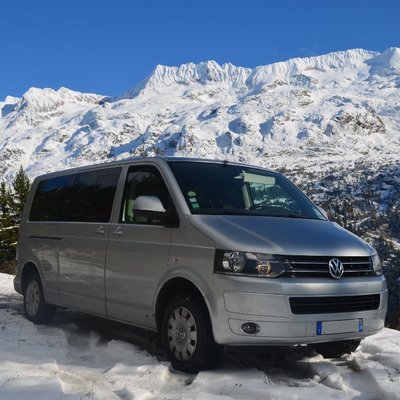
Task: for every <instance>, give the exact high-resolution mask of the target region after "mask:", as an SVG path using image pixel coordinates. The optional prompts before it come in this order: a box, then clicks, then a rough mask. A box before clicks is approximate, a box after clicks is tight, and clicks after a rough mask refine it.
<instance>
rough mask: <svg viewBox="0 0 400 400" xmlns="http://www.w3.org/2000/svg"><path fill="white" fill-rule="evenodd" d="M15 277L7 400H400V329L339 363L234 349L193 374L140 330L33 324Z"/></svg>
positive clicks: (8, 282) (1, 355)
mask: <svg viewBox="0 0 400 400" xmlns="http://www.w3.org/2000/svg"><path fill="white" fill-rule="evenodd" d="M12 279H13V277H12V276H10V275H6V274H0V360H1V363H0V399H2V400H17V399H18V400H31V399H40V400H54V399H66V400H83V399H96V400H114V399H135V400H150V399H154V400H156V399H157V400H158V399H168V400H173V399H174V400H177V399H182V400H194V399H196V400H232V399H246V400H253V399H254V400H255V399H263V400H300V399H302V400H313V399H318V400H321V399H324V400H330V399H332V400H333V399H362V400H381V399H382V400H383V399H388V400H389V399H390V400H393V399H400V332H398V331H394V330H390V329H384V330H383V331H382V332H381V333H379V334H377V335H375V336H372V337H369V338H367V339H365V340H364V341H363V342H362V343H361V345H360V348H359V349H358V350H357V351H356V352H355V353H353V354H351V355H349V356H346V357H342V358H341V359H338V360H333V359H323V358H322V356H321V355H319V354H317V353H315V352H314V351H313V350H311V349H309V348H308V347H297V348H272V349H271V348H262V347H257V348H230V349H228V350H227V351H226V353H225V356H224V359H223V360H222V362H221V364H220V365H219V366H218V368H216V369H215V370H213V371H204V372H201V373H199V374H197V375H188V374H183V373H180V372H177V371H174V370H172V369H171V367H170V364H169V362H168V361H165V360H164V359H163V356H162V353H161V352H160V350H159V349H158V347H157V344H156V341H155V339H154V337H153V336H150V335H149V334H147V333H146V332H144V331H141V330H138V329H134V328H131V327H128V326H125V325H121V324H117V323H114V322H110V321H106V320H103V319H100V318H95V317H92V316H88V315H85V314H81V313H77V312H73V311H71V310H62V311H58V312H57V314H56V318H55V321H54V322H53V323H52V324H50V325H48V326H37V325H34V324H32V323H31V322H29V321H28V320H27V319H25V318H24V316H23V315H22V298H21V296H20V295H18V294H17V293H15V292H14V290H13V287H12ZM160 354H161V356H160ZM157 356H158V357H157Z"/></svg>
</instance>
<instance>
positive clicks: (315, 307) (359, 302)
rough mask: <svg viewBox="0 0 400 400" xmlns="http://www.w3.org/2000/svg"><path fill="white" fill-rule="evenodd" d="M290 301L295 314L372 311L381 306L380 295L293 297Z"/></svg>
mask: <svg viewBox="0 0 400 400" xmlns="http://www.w3.org/2000/svg"><path fill="white" fill-rule="evenodd" d="M289 302H290V308H291V310H292V313H293V314H328V313H342V312H356V311H370V310H377V309H378V308H379V304H380V295H379V294H369V295H362V296H333V297H330V296H329V297H291V298H290V299H289Z"/></svg>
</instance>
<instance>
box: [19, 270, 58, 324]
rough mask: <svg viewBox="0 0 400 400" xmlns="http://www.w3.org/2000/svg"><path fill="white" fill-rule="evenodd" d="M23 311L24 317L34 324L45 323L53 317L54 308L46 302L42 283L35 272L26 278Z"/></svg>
mask: <svg viewBox="0 0 400 400" xmlns="http://www.w3.org/2000/svg"><path fill="white" fill-rule="evenodd" d="M24 311H25V315H26V317H27V318H28V319H29V320H30V321H32V322H33V323H35V324H46V323H48V322H50V321H51V320H52V319H53V317H54V313H55V311H56V308H55V306H53V305H51V304H47V303H46V300H45V299H44V295H43V288H42V283H41V281H40V278H39V275H38V274H37V273H32V274H30V275H29V276H28V278H27V280H26V283H25V290H24Z"/></svg>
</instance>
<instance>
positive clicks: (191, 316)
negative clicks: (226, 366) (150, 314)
mask: <svg viewBox="0 0 400 400" xmlns="http://www.w3.org/2000/svg"><path fill="white" fill-rule="evenodd" d="M161 335H162V340H163V343H164V347H165V349H166V351H167V353H168V355H169V358H170V360H171V364H172V366H173V367H174V368H175V369H178V370H180V371H184V372H188V373H197V372H199V371H200V370H203V369H209V368H212V367H214V366H215V364H216V363H217V362H218V360H219V358H220V357H221V355H222V346H219V345H217V344H216V343H215V341H214V337H213V334H212V330H211V323H210V319H209V316H208V312H207V310H206V309H205V307H204V306H203V304H201V303H200V302H198V301H196V300H195V299H194V298H192V297H191V296H189V295H186V296H176V297H173V298H172V300H171V301H170V303H169V304H168V306H167V308H166V309H165V312H164V316H163V322H162V327H161Z"/></svg>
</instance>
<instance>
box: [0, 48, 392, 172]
mask: <svg viewBox="0 0 400 400" xmlns="http://www.w3.org/2000/svg"><path fill="white" fill-rule="evenodd" d="M399 88H400V49H398V48H389V49H387V50H385V51H384V52H383V53H378V52H372V51H366V50H361V49H355V50H348V51H343V52H335V53H330V54H327V55H323V56H318V57H311V58H296V59H291V60H288V61H286V62H279V63H274V64H270V65H266V66H260V67H256V68H253V69H250V68H243V67H236V66H234V65H232V64H224V65H222V66H221V65H218V64H217V63H216V62H214V61H208V62H204V63H200V64H197V65H195V64H192V63H190V64H184V65H181V66H179V67H166V66H157V67H156V68H155V70H154V71H153V72H152V74H151V75H150V76H149V77H148V78H147V79H145V80H144V81H143V82H142V83H140V84H139V85H138V86H137V87H136V88H134V89H132V90H129V91H127V92H126V93H124V94H123V95H121V96H118V97H115V98H110V97H106V96H101V95H95V94H86V93H79V92H74V91H72V90H69V89H66V88H61V89H59V90H53V89H36V88H31V89H29V90H28V91H27V92H26V93H25V94H24V95H23V96H22V97H21V98H15V97H7V98H6V99H4V100H3V101H0V173H1V174H2V176H3V178H5V179H7V180H9V179H10V178H11V177H12V176H13V175H14V174H15V172H16V170H17V169H18V167H19V165H21V164H22V166H23V167H24V168H26V169H27V172H28V174H29V175H30V176H31V177H33V176H35V175H38V174H40V173H44V172H48V171H52V170H57V169H63V168H68V167H71V166H76V165H83V164H88V163H95V162H101V161H104V160H113V159H121V158H127V157H132V156H140V155H170V156H172V155H178V156H196V157H207V158H223V159H225V158H228V159H231V160H239V161H244V162H249V163H255V164H261V165H264V166H267V167H273V168H282V167H285V168H287V169H289V170H292V169H294V168H298V167H299V165H301V166H302V167H304V168H306V169H311V170H326V169H328V168H331V167H332V166H333V165H335V166H337V168H343V169H347V168H349V166H350V167H352V166H354V165H355V163H359V162H362V163H365V165H382V164H385V165H386V164H388V165H390V164H396V163H398V160H399V151H400V134H399V131H400V113H399V111H400V90H399Z"/></svg>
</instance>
